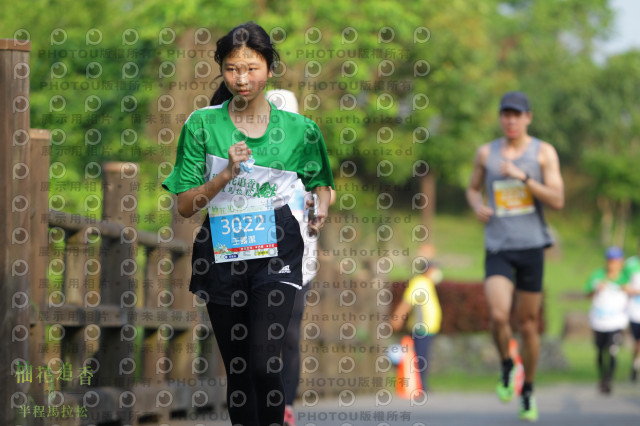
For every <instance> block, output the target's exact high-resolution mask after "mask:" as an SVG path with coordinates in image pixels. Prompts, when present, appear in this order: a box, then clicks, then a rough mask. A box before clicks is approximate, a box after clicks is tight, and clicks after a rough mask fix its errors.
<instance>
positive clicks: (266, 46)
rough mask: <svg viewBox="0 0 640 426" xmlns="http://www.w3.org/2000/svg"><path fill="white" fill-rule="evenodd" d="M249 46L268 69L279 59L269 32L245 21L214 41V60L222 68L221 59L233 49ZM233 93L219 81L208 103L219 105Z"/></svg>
mask: <svg viewBox="0 0 640 426" xmlns="http://www.w3.org/2000/svg"><path fill="white" fill-rule="evenodd" d="M244 46H246V47H249V48H251V49H253V50H255V51H256V52H258V53H259V54H260V55H261V56H262V57H263V58H264V59H265V60H266V61H267V67H268V68H269V70H272V69H273V67H274V63H275V62H277V61H279V60H280V56H279V55H278V52H276V49H275V48H274V47H273V44H272V43H271V37H269V34H267V32H266V31H265V30H264V29H263V28H262V27H261V26H260V25H258V24H256V23H255V22H253V21H251V22H247V23H246V24H241V25H238V26H237V27H235V28H234V29H232V30H231V31H229V33H228V34H227V35H225V36H224V37H222V38H220V39H219V40H218V41H217V42H216V48H217V49H216V54H215V56H214V59H215V61H216V62H217V63H218V65H220V67H221V68H222V61H223V60H224V58H226V57H227V56H228V55H229V54H230V53H232V52H233V51H234V50H236V49H238V48H241V47H244ZM232 97H233V95H232V94H231V92H230V91H229V89H227V86H226V85H225V84H224V81H221V82H220V87H218V89H217V90H216V91H215V93H214V94H213V96H212V97H211V102H210V103H209V105H219V104H221V103H223V102H224V101H226V100H227V99H231V98H232Z"/></svg>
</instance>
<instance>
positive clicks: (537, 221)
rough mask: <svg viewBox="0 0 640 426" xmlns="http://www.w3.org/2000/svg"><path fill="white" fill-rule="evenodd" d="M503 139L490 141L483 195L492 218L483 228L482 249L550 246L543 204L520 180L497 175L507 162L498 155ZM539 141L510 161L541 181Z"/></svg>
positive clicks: (535, 140) (551, 242)
mask: <svg viewBox="0 0 640 426" xmlns="http://www.w3.org/2000/svg"><path fill="white" fill-rule="evenodd" d="M501 141H502V139H497V140H495V141H493V142H491V147H490V151H489V158H488V159H487V164H486V166H485V179H484V183H485V193H486V195H487V201H488V205H489V207H491V208H492V209H493V211H494V215H493V216H492V217H491V219H489V222H488V223H487V225H486V226H485V230H484V241H485V247H486V249H487V250H490V251H498V250H521V249H532V248H543V247H549V246H550V245H552V244H553V239H552V238H551V234H550V233H549V229H548V228H547V223H546V222H545V220H544V213H543V211H542V203H540V202H539V201H538V200H536V199H535V198H534V197H533V196H532V194H531V191H530V190H529V188H527V186H526V185H525V184H524V183H523V182H522V181H521V180H520V179H513V178H507V177H505V176H503V175H502V174H501V173H500V163H501V162H502V161H506V159H505V158H504V157H503V156H502V153H501V152H500V144H501ZM539 150H540V140H539V139H536V138H533V137H532V138H531V143H529V146H528V147H527V150H526V151H525V152H524V153H523V154H522V156H521V157H519V158H517V159H515V160H512V161H513V164H515V165H516V166H517V167H518V168H520V169H521V170H522V171H524V172H526V173H528V174H529V176H530V177H531V179H533V180H536V181H538V182H542V169H541V167H540V163H539V162H538V151H539Z"/></svg>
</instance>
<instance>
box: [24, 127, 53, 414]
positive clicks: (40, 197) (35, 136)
mask: <svg viewBox="0 0 640 426" xmlns="http://www.w3.org/2000/svg"><path fill="white" fill-rule="evenodd" d="M50 137H51V135H50V132H49V131H48V130H41V129H30V130H29V140H30V159H29V164H31V165H37V166H36V167H30V181H31V199H30V200H29V212H30V216H31V239H30V241H31V257H30V260H29V274H30V276H31V289H30V290H31V294H30V295H29V298H30V300H31V306H32V308H31V309H35V315H34V316H33V317H32V318H35V322H32V323H31V335H30V338H29V359H30V360H31V363H32V364H33V365H35V366H44V365H45V330H46V325H47V324H46V322H45V321H44V320H42V319H41V318H40V315H39V313H40V312H41V311H43V310H44V309H46V301H47V286H48V282H47V265H48V264H49V261H48V260H49V255H48V252H49V242H48V233H49V217H48V213H47V212H48V211H49V167H43V165H45V164H49V147H50V144H49V141H50ZM30 396H31V397H33V400H34V403H35V404H38V405H45V395H44V386H43V385H39V384H38V385H37V386H33V387H32V390H31V391H30Z"/></svg>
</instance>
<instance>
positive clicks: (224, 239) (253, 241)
mask: <svg viewBox="0 0 640 426" xmlns="http://www.w3.org/2000/svg"><path fill="white" fill-rule="evenodd" d="M241 204H242V206H237V205H234V203H229V204H226V205H224V206H216V207H209V209H208V210H209V224H210V226H211V240H212V241H213V254H214V259H215V262H216V263H224V262H233V261H235V260H249V259H259V258H265V257H274V256H277V255H278V243H277V232H276V218H275V213H274V211H273V206H272V204H271V201H270V200H264V199H262V200H260V199H258V200H251V199H248V200H246V202H243V203H241Z"/></svg>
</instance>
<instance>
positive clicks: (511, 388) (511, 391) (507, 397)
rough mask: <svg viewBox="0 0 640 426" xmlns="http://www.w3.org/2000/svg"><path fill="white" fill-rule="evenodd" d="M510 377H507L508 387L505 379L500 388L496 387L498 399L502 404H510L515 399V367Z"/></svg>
mask: <svg viewBox="0 0 640 426" xmlns="http://www.w3.org/2000/svg"><path fill="white" fill-rule="evenodd" d="M508 374H509V376H508V377H507V385H506V386H505V385H504V378H503V377H501V378H500V381H499V382H498V386H496V393H497V394H498V398H500V401H502V402H509V401H511V400H512V399H513V396H514V395H515V381H516V380H515V379H516V369H515V366H514V367H512V368H511V370H510V371H509V373H508Z"/></svg>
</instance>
